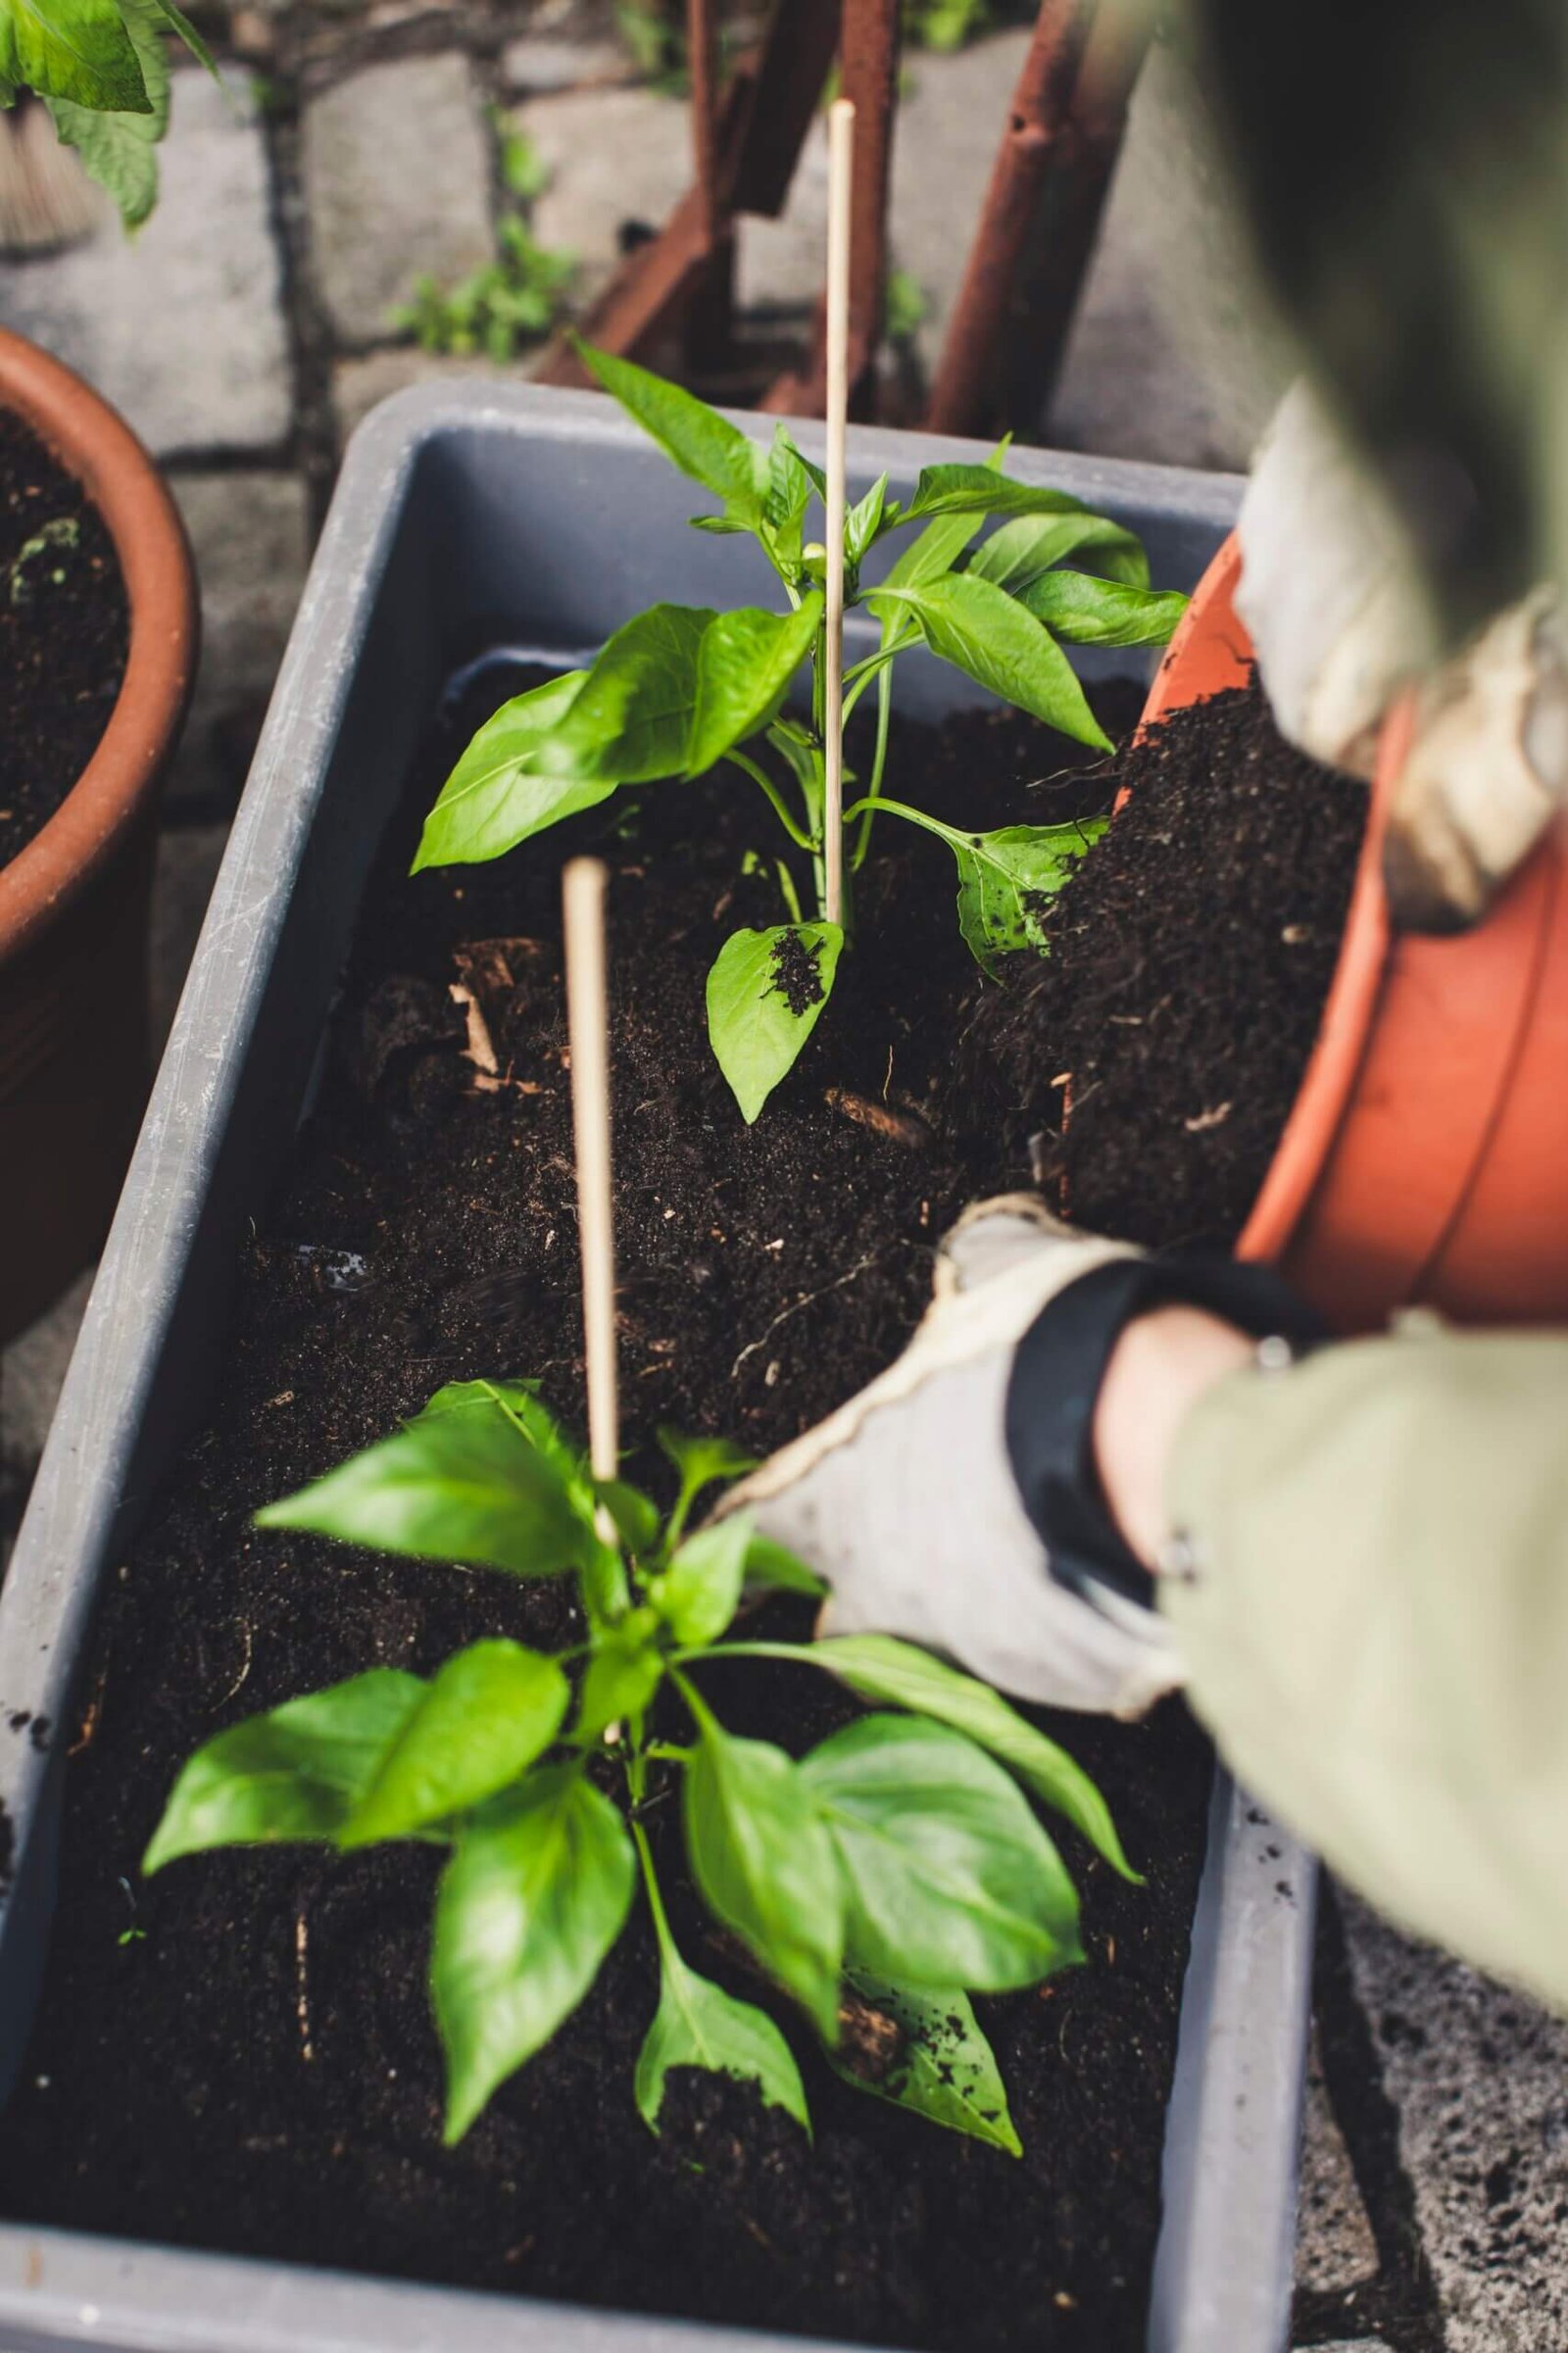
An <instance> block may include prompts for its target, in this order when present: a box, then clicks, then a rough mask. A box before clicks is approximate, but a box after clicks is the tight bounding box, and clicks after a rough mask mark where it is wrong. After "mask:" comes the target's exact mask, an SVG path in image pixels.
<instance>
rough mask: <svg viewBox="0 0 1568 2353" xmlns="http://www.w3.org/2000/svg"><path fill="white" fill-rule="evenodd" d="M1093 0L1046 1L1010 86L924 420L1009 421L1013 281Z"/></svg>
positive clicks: (1019, 320) (1065, 126)
mask: <svg viewBox="0 0 1568 2353" xmlns="http://www.w3.org/2000/svg"><path fill="white" fill-rule="evenodd" d="M1094 15H1095V0H1043V5H1042V7H1041V10H1040V15H1039V18H1038V20H1037V22H1036V25H1035V31H1034V38H1033V40H1032V41H1031V42H1030V45H1029V54H1028V56H1027V57H1026V58H1025V60H1024V65H1023V71H1022V73H1021V74H1019V76H1018V83H1017V87H1016V89H1015V90H1014V91H1013V96H1012V106H1011V109H1010V111H1009V114H1008V118H1007V126H1006V130H1005V133H1004V135H1003V140H1002V144H1001V146H1000V147H999V148H998V150H997V160H996V163H995V165H994V167H993V169H992V173H991V185H990V187H989V189H988V190H987V193H986V201H985V209H984V211H983V213H982V214H981V217H980V226H979V229H978V230H977V232H976V234H975V239H974V243H973V245H972V246H971V247H970V249H969V262H968V267H967V269H966V270H965V271H964V278H963V285H962V288H961V289H960V291H959V295H958V300H957V303H956V307H955V309H954V313H953V317H952V319H951V320H950V321H949V324H948V332H947V339H946V341H945V343H944V345H943V349H942V360H941V364H940V366H939V368H938V369H937V378H936V382H935V384H934V386H933V388H932V393H931V405H930V409H929V412H928V414H927V417H926V422H927V424H928V426H929V427H930V428H931V429H932V430H933V431H936V432H941V433H985V432H989V431H991V430H992V429H993V428H994V427H996V426H997V425H998V424H1000V423H1002V422H1003V421H1005V422H1007V423H1012V422H1014V421H1017V422H1019V423H1024V422H1026V421H1027V422H1028V423H1032V422H1033V421H1034V420H1033V419H1032V418H1030V419H1028V420H1025V419H1022V418H1019V419H1016V420H1014V419H1013V418H1011V417H1004V411H1005V407H1006V385H1007V347H1008V342H1009V339H1010V338H1011V337H1012V336H1013V335H1014V334H1015V333H1017V332H1018V331H1019V330H1020V328H1021V326H1022V324H1023V317H1022V306H1021V304H1020V299H1019V288H1020V283H1021V278H1022V272H1023V267H1024V263H1025V260H1026V257H1027V255H1028V252H1029V247H1030V239H1031V234H1032V231H1033V230H1034V227H1035V222H1036V219H1037V215H1038V212H1039V208H1040V205H1041V202H1042V196H1043V192H1044V191H1045V190H1046V188H1047V186H1048V183H1049V181H1050V177H1051V173H1052V169H1053V165H1054V162H1055V161H1058V160H1059V158H1060V154H1061V149H1062V144H1063V141H1064V139H1065V138H1066V137H1067V136H1068V135H1069V125H1070V123H1071V121H1072V108H1073V97H1074V92H1075V89H1076V86H1077V83H1078V79H1079V70H1080V67H1081V65H1082V63H1083V58H1084V52H1085V48H1086V45H1087V42H1088V37H1089V31H1090V27H1091V24H1092V22H1093V19H1094Z"/></svg>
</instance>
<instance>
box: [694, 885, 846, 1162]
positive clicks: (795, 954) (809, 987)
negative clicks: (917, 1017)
mask: <svg viewBox="0 0 1568 2353" xmlns="http://www.w3.org/2000/svg"><path fill="white" fill-rule="evenodd" d="M843 946H844V934H843V932H842V931H841V930H840V929H839V926H838V925H837V924H836V923H775V924H772V925H770V926H769V928H768V929H767V930H766V931H735V932H731V934H730V936H729V938H728V939H727V940H726V941H725V942H724V945H723V947H722V948H721V949H720V950H719V952H718V955H717V956H715V957H714V959H713V967H712V970H711V972H710V973H709V975H708V1035H709V1038H710V1040H711V1044H712V1048H713V1054H714V1056H715V1058H716V1059H717V1062H718V1066H719V1068H720V1070H722V1072H723V1073H724V1076H725V1077H726V1078H727V1079H728V1081H729V1083H730V1088H731V1091H732V1092H733V1094H734V1097H735V1101H736V1102H737V1103H739V1104H740V1107H741V1116H742V1117H743V1118H744V1119H745V1121H746V1123H747V1125H748V1127H749V1126H750V1125H751V1124H752V1122H753V1120H755V1119H756V1117H757V1115H758V1113H759V1112H760V1110H761V1108H762V1105H763V1103H766V1101H767V1099H768V1097H769V1096H770V1095H771V1094H772V1092H773V1089H774V1088H775V1087H776V1086H777V1085H778V1083H779V1080H780V1079H781V1078H783V1077H784V1075H785V1073H786V1072H787V1071H789V1070H790V1069H791V1068H792V1067H793V1065H794V1063H795V1059H796V1057H797V1055H798V1054H800V1052H801V1049H802V1047H803V1046H804V1045H805V1044H806V1041H807V1039H808V1038H809V1036H810V1034H811V1032H812V1030H813V1029H815V1027H816V1024H817V1021H818V1018H819V1017H820V1014H821V1011H822V1007H823V1005H826V1003H827V1001H828V996H829V994H830V992H831V990H832V987H833V976H834V974H835V972H836V971H837V970H838V962H839V951H840V950H841V949H842V947H843Z"/></svg>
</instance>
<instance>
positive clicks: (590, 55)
mask: <svg viewBox="0 0 1568 2353" xmlns="http://www.w3.org/2000/svg"><path fill="white" fill-rule="evenodd" d="M631 74H632V64H631V60H630V58H629V57H628V56H627V54H626V52H625V50H624V49H623V48H622V47H621V45H620V43H619V42H618V41H565V40H551V39H549V38H548V37H545V36H541V35H540V34H538V33H531V32H525V33H524V34H523V35H522V36H521V38H520V39H518V40H515V41H509V42H508V43H507V45H506V47H505V48H504V49H503V50H502V52H501V79H502V81H503V82H504V83H505V85H506V87H507V88H508V89H509V90H516V91H518V92H521V91H526V92H527V93H528V94H529V95H530V96H539V95H542V94H543V93H545V92H547V91H560V90H575V89H579V88H581V87H583V86H584V85H585V84H587V83H595V84H598V85H600V86H601V87H602V86H604V85H605V84H607V83H613V82H618V81H628V80H629V79H630V78H631Z"/></svg>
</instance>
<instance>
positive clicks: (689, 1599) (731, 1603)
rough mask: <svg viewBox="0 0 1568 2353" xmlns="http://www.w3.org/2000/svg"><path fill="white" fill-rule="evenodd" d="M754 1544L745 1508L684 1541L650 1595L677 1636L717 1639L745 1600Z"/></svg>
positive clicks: (688, 1639)
mask: <svg viewBox="0 0 1568 2353" xmlns="http://www.w3.org/2000/svg"><path fill="white" fill-rule="evenodd" d="M751 1544H752V1528H751V1522H750V1521H749V1520H748V1519H747V1517H746V1515H745V1513H744V1512H738V1513H736V1514H735V1516H734V1517H733V1518H731V1519H727V1520H715V1521H713V1522H712V1523H711V1525H710V1526H709V1527H707V1528H699V1529H698V1531H697V1534H696V1535H695V1536H689V1537H688V1538H687V1539H686V1542H685V1543H684V1544H682V1545H681V1547H680V1549H679V1551H678V1552H677V1553H676V1554H675V1557H674V1559H673V1560H672V1561H671V1562H670V1564H669V1567H668V1568H667V1569H666V1570H665V1571H664V1574H663V1575H662V1577H656V1578H655V1579H654V1580H653V1581H652V1583H651V1584H650V1586H649V1589H648V1597H649V1599H650V1600H651V1601H652V1603H653V1605H654V1607H655V1609H657V1610H658V1612H659V1614H660V1616H661V1617H662V1619H663V1621H664V1623H665V1624H666V1625H667V1626H668V1628H669V1630H670V1633H671V1634H672V1635H673V1636H674V1637H675V1640H676V1642H682V1643H685V1644H688V1645H690V1646H692V1647H694V1648H695V1647H697V1646H698V1645H699V1644H701V1643H704V1642H717V1640H718V1638H719V1636H720V1635H721V1634H722V1633H723V1631H724V1629H725V1627H726V1626H727V1625H728V1624H729V1622H730V1620H731V1618H732V1617H733V1616H734V1615H735V1610H736V1606H737V1604H738V1603H739V1601H740V1597H741V1588H742V1587H743V1585H744V1584H745V1582H746V1571H747V1560H748V1555H749V1553H750V1550H751Z"/></svg>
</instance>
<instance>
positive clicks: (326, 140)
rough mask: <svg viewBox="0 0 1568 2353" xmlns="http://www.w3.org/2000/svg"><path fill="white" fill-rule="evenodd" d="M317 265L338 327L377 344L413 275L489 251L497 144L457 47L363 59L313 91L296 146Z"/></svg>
mask: <svg viewBox="0 0 1568 2353" xmlns="http://www.w3.org/2000/svg"><path fill="white" fill-rule="evenodd" d="M301 165H302V172H303V176H304V184H305V198H306V208H307V212H308V215H309V221H310V249H311V267H312V270H313V271H314V274H315V279H316V285H317V290H318V292H319V295H320V298H321V302H322V304H323V306H324V308H325V310H326V313H327V316H328V318H329V319H330V320H331V322H332V325H333V327H334V328H335V329H336V331H337V333H338V335H339V336H340V337H341V338H342V339H343V340H344V341H345V342H348V343H371V342H374V341H376V340H377V338H379V337H381V336H384V335H385V334H386V333H387V331H388V324H389V319H390V315H391V313H392V312H393V311H394V310H395V309H396V308H397V306H398V305H399V304H400V303H404V302H407V301H408V299H409V297H410V296H411V295H412V294H413V292H414V287H415V282H416V280H417V278H419V277H421V276H424V275H425V274H429V275H430V276H432V277H434V278H435V279H436V280H437V282H438V283H441V284H446V283H448V282H449V281H451V280H452V279H455V278H459V277H462V276H464V275H465V274H466V272H467V271H469V270H475V269H477V268H478V266H479V265H480V264H481V263H482V262H485V261H488V260H489V259H490V257H491V254H492V252H493V251H494V233H493V229H492V224H491V219H490V152H489V147H488V145H487V142H486V138H485V133H484V126H483V123H482V122H481V119H480V113H479V100H478V92H477V90H476V88H475V85H474V79H473V71H472V68H471V67H470V65H469V63H468V60H467V59H466V57H465V56H463V55H462V54H461V53H460V52H458V51H456V50H447V51H445V52H444V53H442V54H441V55H439V56H436V57H409V58H400V59H396V60H394V61H393V62H391V63H390V64H386V65H377V66H366V67H364V68H362V69H361V71H360V72H359V73H357V74H349V75H348V76H347V78H346V79H345V80H343V81H340V82H338V83H336V84H335V85H334V86H333V87H332V88H331V89H329V90H325V91H323V92H322V93H321V95H320V96H319V97H317V98H313V99H311V100H310V101H309V103H308V105H307V107H306V109H305V123H304V133H303V142H302V149H301Z"/></svg>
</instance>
